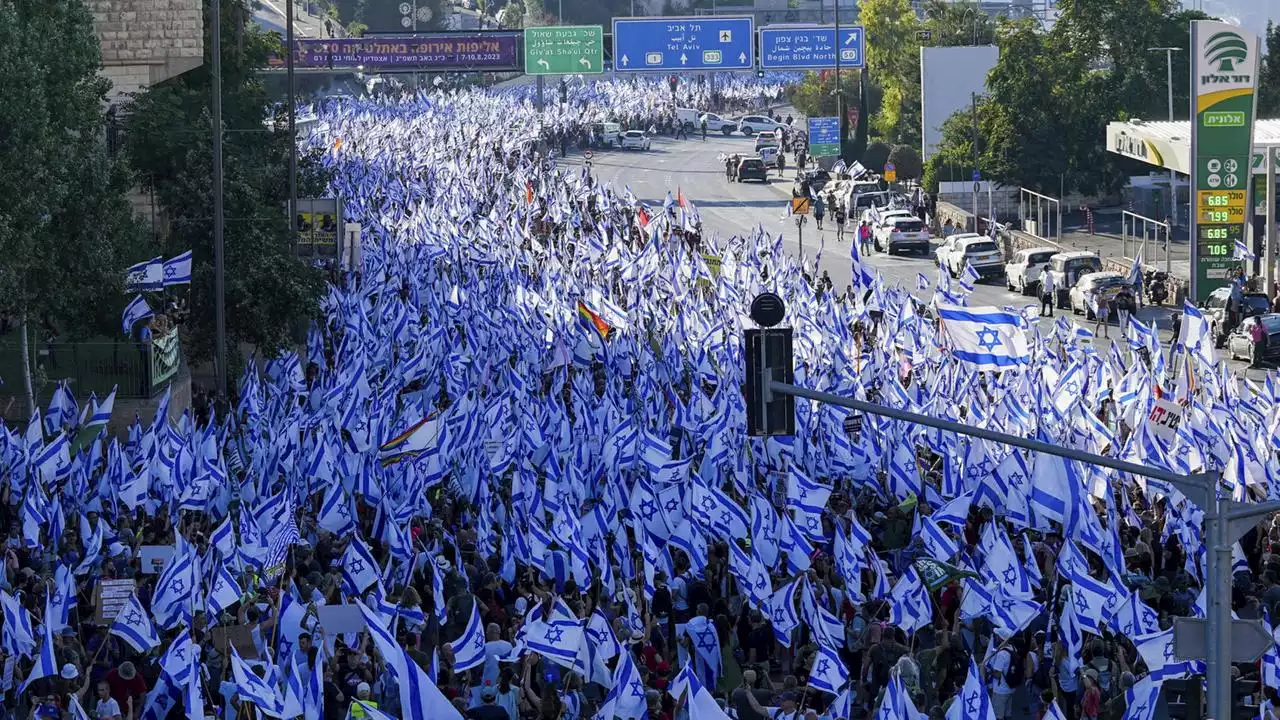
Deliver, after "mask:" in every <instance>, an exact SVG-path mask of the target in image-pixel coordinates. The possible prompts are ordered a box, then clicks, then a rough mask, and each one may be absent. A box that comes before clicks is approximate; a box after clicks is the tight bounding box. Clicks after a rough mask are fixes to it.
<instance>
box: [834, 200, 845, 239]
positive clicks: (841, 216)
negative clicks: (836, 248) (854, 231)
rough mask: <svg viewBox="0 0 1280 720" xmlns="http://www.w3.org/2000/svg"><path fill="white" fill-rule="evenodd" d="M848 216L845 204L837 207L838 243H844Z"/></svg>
mask: <svg viewBox="0 0 1280 720" xmlns="http://www.w3.org/2000/svg"><path fill="white" fill-rule="evenodd" d="M847 219H848V216H846V215H845V212H844V203H839V204H837V205H836V242H844V222H845V220H847Z"/></svg>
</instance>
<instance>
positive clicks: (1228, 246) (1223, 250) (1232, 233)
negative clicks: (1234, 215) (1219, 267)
mask: <svg viewBox="0 0 1280 720" xmlns="http://www.w3.org/2000/svg"><path fill="white" fill-rule="evenodd" d="M1196 234H1197V235H1199V238H1198V244H1199V246H1200V247H1199V250H1200V257H1202V258H1204V259H1206V260H1228V259H1230V258H1231V255H1232V250H1233V249H1234V248H1235V243H1236V241H1237V240H1240V239H1243V238H1244V228H1243V227H1241V226H1240V225H1235V224H1232V225H1200V226H1198V228H1197V232H1196Z"/></svg>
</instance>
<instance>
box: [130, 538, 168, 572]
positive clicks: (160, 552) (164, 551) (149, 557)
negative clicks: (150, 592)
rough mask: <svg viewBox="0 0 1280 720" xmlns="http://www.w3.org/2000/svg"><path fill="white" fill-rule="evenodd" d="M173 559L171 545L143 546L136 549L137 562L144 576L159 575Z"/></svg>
mask: <svg viewBox="0 0 1280 720" xmlns="http://www.w3.org/2000/svg"><path fill="white" fill-rule="evenodd" d="M171 557H173V546H172V545H143V546H142V547H140V548H138V562H139V563H140V564H141V565H142V572H143V573H144V574H146V575H159V574H160V573H161V571H163V570H164V566H165V564H166V563H168V562H169V558H171Z"/></svg>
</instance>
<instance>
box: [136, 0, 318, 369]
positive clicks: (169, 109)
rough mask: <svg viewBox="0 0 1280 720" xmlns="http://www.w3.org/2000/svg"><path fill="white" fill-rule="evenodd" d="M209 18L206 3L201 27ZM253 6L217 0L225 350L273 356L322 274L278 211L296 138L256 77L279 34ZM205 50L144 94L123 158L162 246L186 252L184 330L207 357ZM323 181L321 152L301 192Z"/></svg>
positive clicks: (310, 161)
mask: <svg viewBox="0 0 1280 720" xmlns="http://www.w3.org/2000/svg"><path fill="white" fill-rule="evenodd" d="M210 15H212V11H211V9H210V3H209V2H205V17H206V22H205V32H206V35H208V34H209V32H210V29H211V27H212V25H211V23H210ZM250 15H251V12H249V8H248V0H222V18H221V22H222V35H223V42H222V91H223V127H224V140H223V156H224V159H223V166H224V184H223V185H224V188H225V213H224V217H225V219H226V232H225V248H226V306H227V316H226V318H227V336H228V339H229V344H230V345H231V347H232V348H235V347H236V346H237V345H238V344H240V343H249V344H251V345H253V346H255V347H256V348H258V349H259V350H261V351H263V352H267V353H270V352H272V351H274V350H276V349H278V348H280V347H282V346H284V345H285V344H286V343H287V342H289V340H290V334H291V332H292V331H293V330H294V329H295V327H296V321H297V320H298V319H299V318H301V317H305V316H308V315H310V314H311V313H312V312H314V309H315V307H316V301H317V298H318V297H319V294H320V292H321V290H322V288H323V279H322V277H321V275H320V273H319V272H318V271H317V270H315V269H313V268H311V267H309V266H307V265H306V264H304V263H302V262H300V261H298V260H297V259H296V258H295V257H294V249H293V234H292V232H291V228H290V223H289V221H288V219H287V216H286V215H287V213H286V209H285V208H286V205H287V200H288V153H289V147H290V143H292V142H293V138H290V137H289V134H288V132H287V130H285V129H284V128H285V127H286V125H285V123H284V122H283V120H282V117H281V116H280V113H281V112H282V109H281V108H278V107H274V108H273V106H271V105H270V104H269V102H268V98H267V95H266V92H265V90H264V88H263V86H262V83H261V81H260V80H259V78H258V74H257V69H258V68H260V67H262V66H263V65H265V64H266V59H267V55H268V52H269V51H272V50H279V48H278V47H274V45H275V44H277V43H278V38H276V37H275V36H273V35H268V34H265V33H262V32H260V31H258V30H256V29H254V28H253V27H251V26H250V25H249V24H248V19H249V16H250ZM211 47H212V44H211V42H210V41H209V40H208V38H206V42H205V55H206V56H205V63H204V65H202V66H201V67H200V68H197V69H195V70H192V71H190V72H187V73H184V74H183V75H180V76H178V77H176V78H174V79H172V80H169V81H167V82H164V83H161V84H159V85H155V86H153V87H151V88H149V89H147V90H146V91H145V92H143V93H141V94H140V95H139V96H138V97H137V98H136V100H135V101H134V103H133V105H132V107H131V111H130V114H129V118H128V121H127V125H126V128H127V130H126V138H127V144H128V150H129V156H130V159H131V161H132V163H133V165H134V167H135V168H137V169H138V171H139V173H140V175H141V179H142V181H143V183H144V184H145V185H146V186H147V187H148V188H149V189H151V190H153V191H154V193H155V197H156V199H157V202H158V203H159V204H160V206H161V207H162V208H163V209H164V213H165V216H166V217H167V218H168V219H169V234H168V239H167V244H168V249H169V251H170V252H179V251H183V250H187V249H191V250H192V251H193V266H192V271H193V272H192V286H191V293H192V302H191V315H190V320H189V324H190V325H191V327H192V330H193V332H190V333H188V334H187V338H186V339H187V341H188V346H187V351H188V353H189V354H190V355H192V356H193V357H195V358H199V359H203V358H208V357H210V355H211V348H212V344H213V339H214V335H213V321H214V305H213V223H212V215H213V212H212V209H213V194H212V193H213V188H212V183H211V177H212V163H213V152H212V137H211V135H212V134H211V132H210V130H209V128H210V126H211V120H210V101H211V95H212V77H211V73H210V69H211V63H210V61H211V58H210V57H209V51H210V48H211ZM325 185H326V178H325V177H324V175H323V173H322V171H321V168H320V164H319V162H318V159H317V158H314V157H307V156H303V157H301V158H299V162H298V194H299V196H300V197H312V196H316V195H320V194H322V193H323V191H324V187H325Z"/></svg>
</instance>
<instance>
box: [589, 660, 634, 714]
mask: <svg viewBox="0 0 1280 720" xmlns="http://www.w3.org/2000/svg"><path fill="white" fill-rule="evenodd" d="M646 710H647V706H646V705H645V686H644V682H642V681H641V680H640V671H639V670H638V669H636V664H635V661H634V660H632V659H631V653H629V652H625V653H622V654H621V655H620V656H619V660H618V665H617V667H615V668H614V669H613V686H612V687H611V688H610V689H609V694H608V695H607V696H606V697H605V699H604V704H603V705H602V706H601V708H600V712H599V713H598V714H597V715H596V717H597V718H605V719H607V718H618V719H619V720H636V718H640V717H643V716H644V715H645V712H646Z"/></svg>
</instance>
